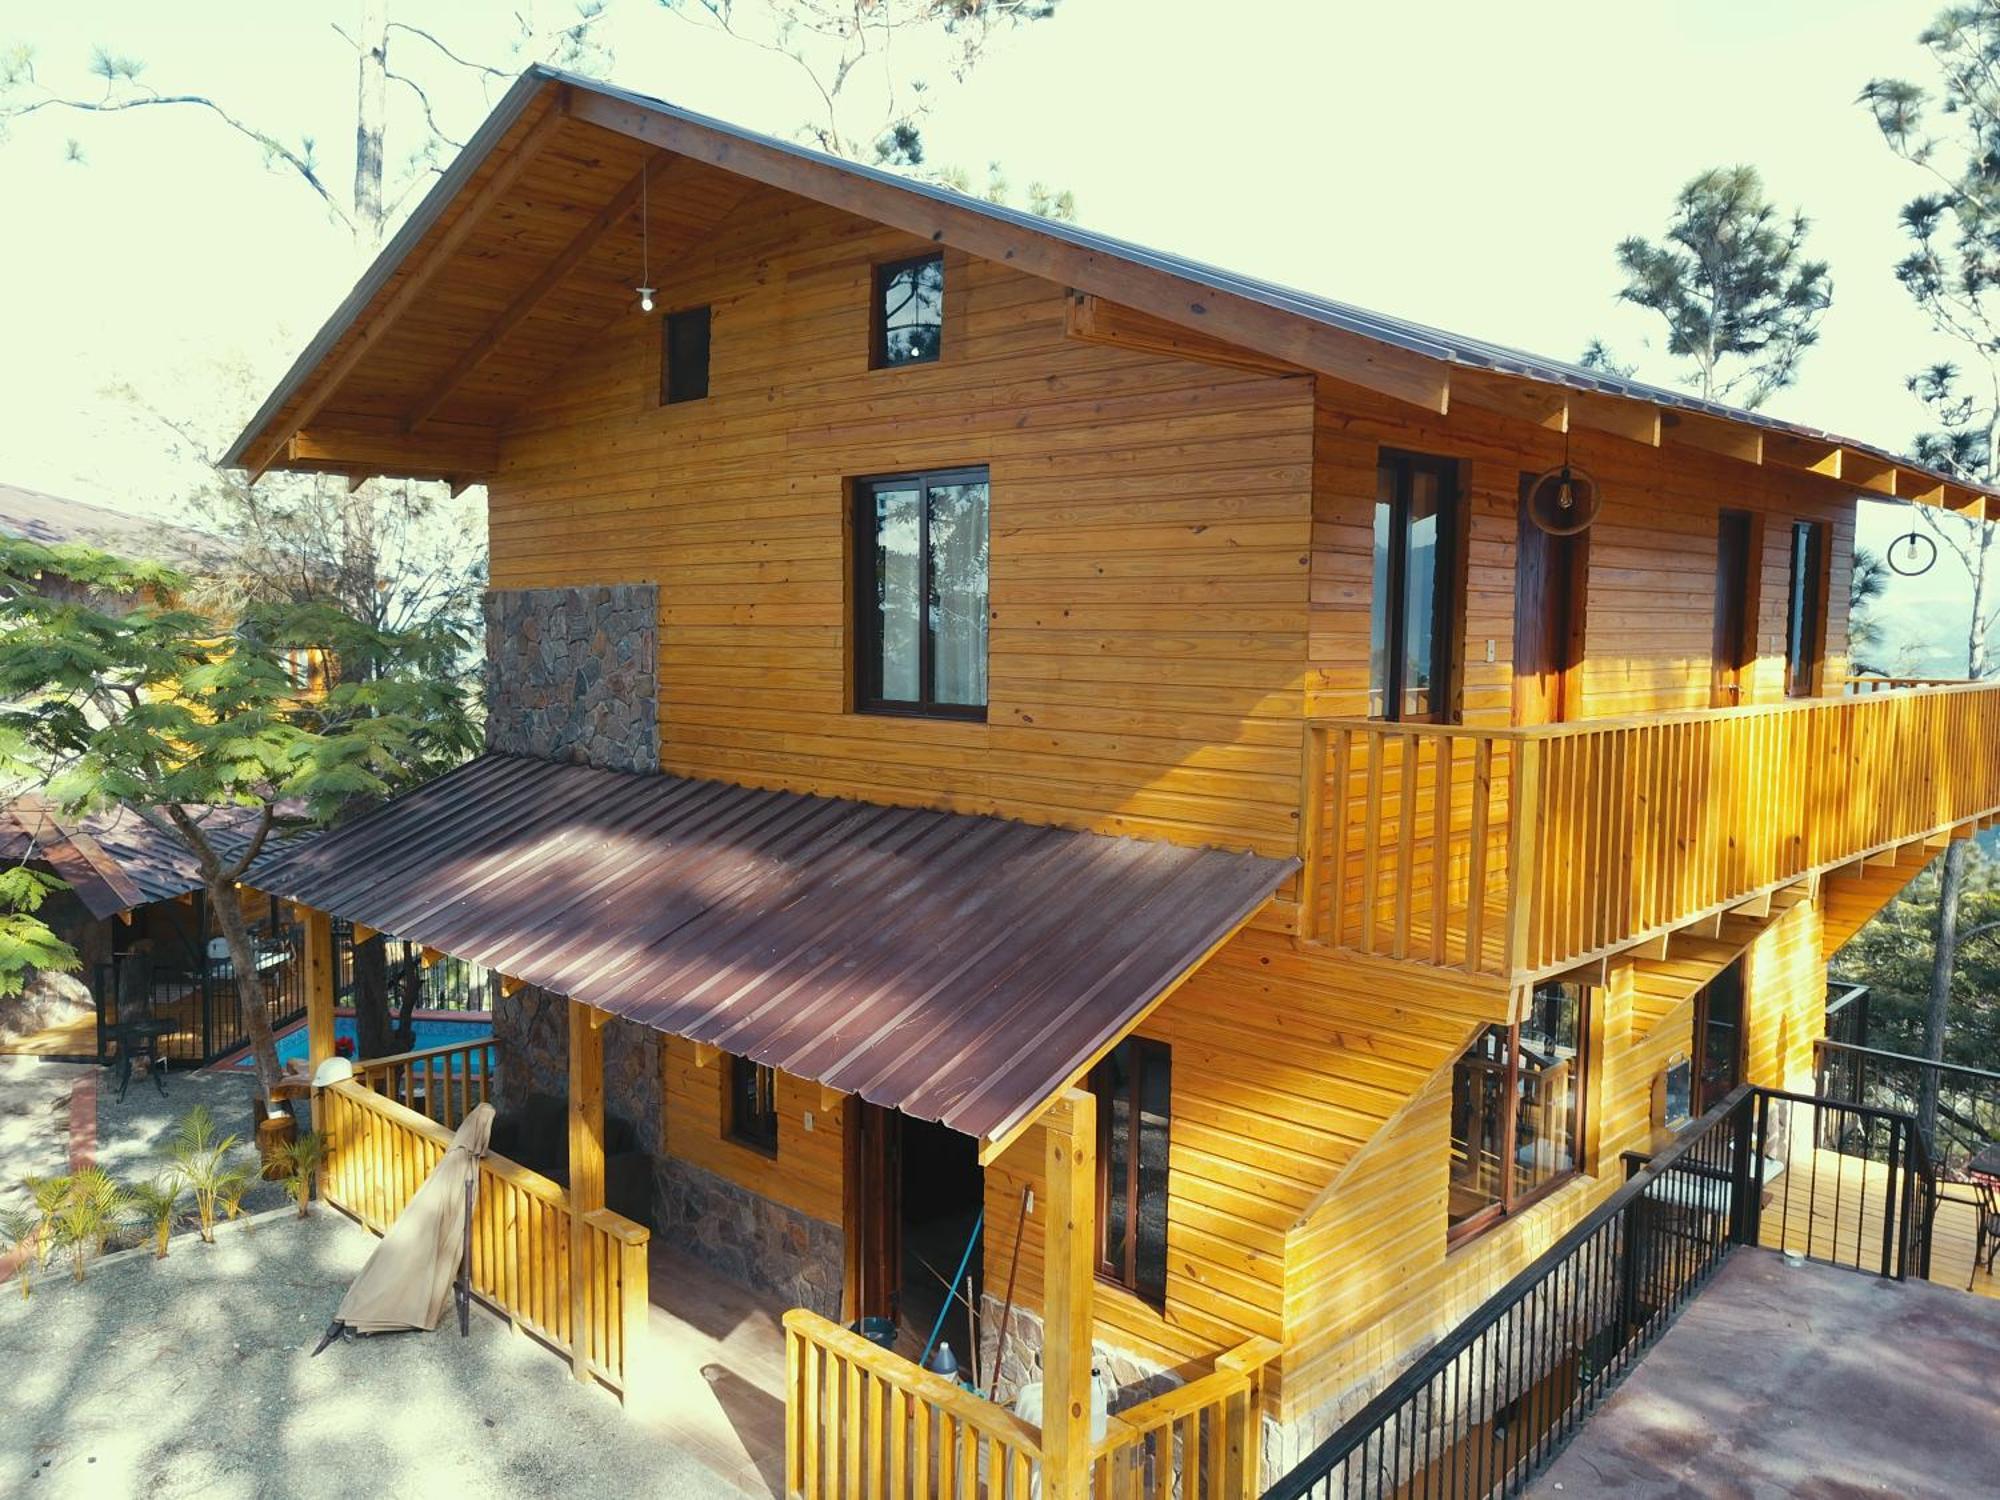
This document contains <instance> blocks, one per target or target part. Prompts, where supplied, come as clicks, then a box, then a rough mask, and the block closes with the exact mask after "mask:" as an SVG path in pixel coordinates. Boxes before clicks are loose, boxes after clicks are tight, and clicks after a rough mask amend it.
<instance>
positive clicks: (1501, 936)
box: [1301, 684, 2000, 987]
mask: <svg viewBox="0 0 2000 1500" xmlns="http://www.w3.org/2000/svg"><path fill="white" fill-rule="evenodd" d="M1308 754H1309V756H1310V761H1309V765H1308V776H1307V789H1308V794H1307V805H1306V823H1307V836H1306V841H1305V855H1306V858H1305V864H1306V870H1305V874H1304V877H1303V885H1302V899H1303V909H1302V911H1301V932H1302V935H1303V936H1304V937H1305V938H1306V939H1307V940H1308V941H1312V942H1320V943H1326V944H1329V945H1332V946H1335V947H1339V948H1344V949H1348V950H1351V951H1354V952H1358V953H1363V954H1369V955H1373V956H1377V957H1381V958H1389V959H1400V960H1407V961H1412V962H1417V963H1423V964H1428V965H1432V966H1436V967H1440V968H1445V969H1454V970H1458V971H1460V972H1462V973H1464V974H1467V975H1472V976H1479V977H1483V978H1490V979H1492V980H1494V981H1497V982H1498V983H1500V984H1503V985H1505V986H1508V987H1513V986H1518V985H1520V984H1523V983H1527V982H1531V981H1533V980H1535V979H1538V978H1542V977H1545V976H1548V975H1551V974H1557V973H1561V972H1562V971H1564V970H1565V969H1569V968H1573V967H1576V966H1577V965H1580V964H1583V963H1587V962H1590V961H1592V960H1594V959H1597V958H1601V957H1605V956H1608V955H1610V954H1612V953H1615V952H1618V951H1619V950H1621V949H1623V948H1626V947H1629V946H1631V945H1632V944H1634V943H1637V942H1641V941H1644V940H1646V939H1648V938H1650V937H1653V936H1656V935H1658V934H1661V933H1665V932H1670V931H1673V930H1674V929H1676V928H1678V927H1681V926H1684V925H1686V924H1688V923H1690V922H1694V921H1698V920H1701V919H1702V918H1704V917H1707V916H1711V915H1714V914H1717V913H1721V912H1725V911H1728V910H1729V909H1731V908H1732V907H1736V906H1739V905H1742V904H1744V903H1746V902H1749V901H1752V900H1754V899H1755V898H1756V897H1758V896H1759V895H1760V894H1763V893H1765V892H1770V891H1775V890H1776V889H1778V888H1779V887H1781V886H1784V885H1786V884H1788V883H1790V882H1792V881H1795V880H1798V879H1800V878H1802V877H1804V876H1807V875H1810V874H1812V873H1814V872H1816V871H1825V870H1828V869H1832V868H1834V867H1835V866H1838V865H1841V864H1845V863H1848V862H1850V861H1852V860H1856V859H1860V858H1863V857H1865V856H1868V855H1872V854H1876V853H1878V852H1881V851H1883V850H1886V849H1890V848H1894V847H1895V846H1897V845H1900V844H1904V843H1908V842H1910V841H1912V840H1915V839H1922V838H1931V837H1936V836H1940V835H1943V834H1946V833H1948V832H1949V831H1950V830H1951V829H1953V828H1955V827H1957V826H1959V825H1961V824H1964V823H1967V822H1971V821H1974V820H1976V819H1979V818H1983V817H1987V816H1990V815H1992V814H1994V813H1995V812H1996V811H2000V685H1985V684H1961V685H1956V686H1951V687H1941V688H1926V689H1921V690H1916V691H1909V692H1896V693H1886V692H1885V693H1867V694H1862V695H1859V696H1854V697H1846V698H1824V699H1809V700H1801V701H1795V702H1791V703H1784V704H1774V705H1770V706H1759V707H1752V708H1738V709H1721V710H1716V711H1713V712H1689V713H1677V714H1662V715H1658V716H1654V717H1648V718H1639V719H1606V720H1597V721H1588V720H1586V721H1584V722H1581V723H1576V724H1560V725H1550V726H1545V727H1540V728H1534V729H1477V728H1467V727H1461V726H1456V725H1450V726H1446V725H1432V724H1389V723H1383V722H1380V721H1377V720H1362V719H1330V720H1320V721H1316V722H1315V723H1313V724H1312V725H1311V726H1310V739H1309V744H1308Z"/></svg>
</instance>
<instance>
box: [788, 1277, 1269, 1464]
mask: <svg viewBox="0 0 2000 1500" xmlns="http://www.w3.org/2000/svg"><path fill="white" fill-rule="evenodd" d="M1278 1352H1279V1348H1278V1345H1277V1344H1275V1343H1273V1342H1272V1341H1271V1340H1269V1339H1252V1340H1251V1341H1250V1342H1249V1343H1247V1344H1244V1345H1242V1346H1241V1347H1239V1348H1237V1349H1233V1350H1231V1351H1229V1352H1228V1353H1226V1354H1222V1355H1219V1356H1217V1358H1216V1361H1215V1368H1214V1370H1213V1371H1212V1372H1211V1373H1210V1374H1207V1375H1203V1376H1200V1377H1197V1378H1196V1379H1194V1380H1191V1381H1189V1382H1188V1383H1187V1384H1186V1385H1183V1386H1179V1387H1177V1388H1175V1389H1174V1390H1171V1391H1169V1392H1167V1393H1166V1394H1165V1395H1163V1396H1159V1397H1156V1398H1155V1399H1153V1400H1151V1401H1145V1402H1141V1403H1140V1404H1139V1405H1137V1406H1134V1407H1130V1408H1128V1409H1127V1410H1125V1411H1123V1412H1120V1413H1118V1414H1117V1415H1116V1416H1113V1417H1111V1418H1110V1419H1109V1422H1108V1423H1107V1426H1106V1429H1105V1434H1104V1437H1103V1439H1102V1440H1101V1441H1099V1442H1098V1443H1097V1444H1096V1445H1095V1447H1094V1449H1093V1450H1092V1452H1091V1454H1090V1455H1089V1462H1088V1472H1087V1473H1086V1472H1084V1471H1083V1470H1082V1469H1081V1468H1079V1470H1078V1472H1077V1473H1076V1474H1075V1475H1074V1476H1072V1477H1071V1478H1070V1479H1069V1480H1068V1481H1067V1483H1066V1482H1065V1477H1064V1476H1062V1475H1060V1474H1058V1473H1056V1472H1054V1466H1053V1465H1052V1464H1051V1462H1050V1461H1049V1458H1048V1455H1047V1454H1046V1453H1045V1452H1044V1450H1043V1446H1042V1434H1041V1430H1040V1429H1039V1428H1037V1427H1036V1426H1035V1425H1034V1424H1033V1423H1030V1422H1024V1421H1022V1420H1021V1418H1019V1417H1017V1416H1015V1415H1014V1414H1013V1413H1012V1412H1010V1411H1008V1410H1007V1409H1006V1408H1005V1407H1002V1406H996V1405H995V1404H994V1403H992V1402H990V1401H988V1400H986V1399H985V1398H984V1397H982V1396H979V1395H976V1394H975V1393H973V1392H971V1391H968V1390H967V1389H965V1387H963V1386H961V1385H959V1384H958V1383H957V1382H955V1381H951V1380H946V1379H945V1378H944V1377H942V1376H939V1375H933V1374H931V1373H929V1372H928V1371H926V1370H923V1369H920V1368H918V1367H917V1366H916V1365H913V1364H911V1363H910V1361H909V1360H907V1359H905V1358H903V1357H902V1356H901V1355H900V1354H896V1353H894V1352H892V1351H891V1350H887V1349H883V1348H881V1347H879V1346H877V1345H875V1344H872V1343H870V1342H869V1341H868V1340H867V1339H864V1338H862V1337H861V1336H860V1335H858V1334H856V1333H853V1332H850V1331H849V1330H848V1329H845V1328H842V1327H840V1326H839V1325H838V1324H835V1323H830V1322H828V1321H827V1320H826V1319H825V1318H822V1317H819V1316H818V1315H817V1314H814V1313H810V1312H806V1311H804V1310H803V1309H799V1308H794V1309H793V1310H792V1311H790V1312H788V1313H786V1314H785V1493H786V1494H788V1495H800V1496H811V1497H813V1500H1041V1497H1045V1496H1046V1497H1049V1500H1060V1497H1070V1500H1084V1497H1085V1496H1086V1495H1088V1497H1089V1500H1141V1497H1148V1496H1168V1495H1176V1496H1185V1497H1187V1500H1253V1497H1254V1496H1256V1495H1257V1493H1258V1492H1259V1488H1260V1486H1259V1482H1258V1481H1259V1469H1258V1458H1259V1453H1260V1447H1261V1445H1260V1441H1259V1439H1260V1432H1259V1426H1258V1424H1259V1412H1260V1408H1261V1400H1262V1390H1263V1375H1264V1367H1265V1366H1266V1365H1267V1364H1269V1363H1270V1362H1271V1361H1272V1360H1273V1359H1275V1358H1277V1356H1278ZM1080 1458H1081V1456H1080Z"/></svg>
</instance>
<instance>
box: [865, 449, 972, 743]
mask: <svg viewBox="0 0 2000 1500" xmlns="http://www.w3.org/2000/svg"><path fill="white" fill-rule="evenodd" d="M987 502H988V485H987V478H986V471H985V470H984V469H959V470H953V471H949V472H943V473H937V474H909V475H900V476H898V477H896V478H892V479H869V480H863V481H861V482H860V483H858V484H857V485H856V486H855V512H854V553H855V563H856V568H855V612H856V618H855V640H856V643H857V646H858V651H859V655H858V658H857V660H856V663H855V704H856V706H857V707H858V708H861V709H864V710H881V711H887V712H895V713H921V714H933V715H937V716H939V717H944V718H975V719H976V718H983V717H984V716H985V713H986V634H987V627H986V614H987V530H988V528H987Z"/></svg>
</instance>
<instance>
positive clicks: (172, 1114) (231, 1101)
mask: <svg viewBox="0 0 2000 1500" xmlns="http://www.w3.org/2000/svg"><path fill="white" fill-rule="evenodd" d="M48 1066H55V1064H49V1065H48ZM255 1090H256V1081H255V1079H254V1078H253V1077H252V1076H251V1075H250V1074H249V1073H244V1074H243V1075H242V1076H240V1077H236V1076H231V1075H228V1074H200V1073H169V1074H168V1075H167V1092H166V1093H165V1094H164V1095H162V1094H161V1093H160V1091H159V1090H158V1089H157V1088H155V1087H154V1086H153V1081H152V1080H151V1079H150V1078H147V1077H145V1076H143V1075H140V1074H134V1075H133V1078H132V1086H131V1087H130V1088H129V1089H127V1090H126V1091H125V1102H124V1103H123V1104H120V1103H119V1102H118V1070H117V1069H116V1068H105V1069H103V1070H102V1076H101V1077H100V1078H99V1079H98V1080H97V1164H98V1165H99V1166H100V1167H103V1168H104V1169H105V1170H106V1171H107V1172H109V1173H110V1174H111V1175H112V1176H113V1177H116V1178H118V1179H119V1180H120V1181H121V1182H140V1181H144V1180H145V1179H146V1178H149V1177H151V1176H153V1175H154V1173H156V1172H158V1171H160V1170H162V1169H163V1168H165V1167H167V1166H169V1165H171V1164H172V1162H173V1155H174V1131H175V1129H176V1128H177V1127H178V1126H179V1124H180V1122H181V1118H182V1117H183V1116H184V1115H186V1114H187V1112H188V1111H189V1110H191V1109H193V1108H194V1107H195V1105H197V1104H206V1105H207V1106H208V1112H209V1113H210V1114H211V1115H213V1116H214V1117H215V1128H216V1131H217V1133H218V1134H219V1135H233V1136H235V1137H236V1150H235V1151H234V1152H232V1153H231V1160H232V1161H235V1162H236V1163H238V1164H240V1165H242V1166H245V1167H248V1168H249V1169H251V1170H252V1171H255V1170H256V1168H257V1142H256V1137H255V1135H254V1133H253V1127H252V1126H251V1123H250V1099H251V1096H252V1094H253V1093H254V1092H255ZM289 1201H290V1200H289V1199H288V1198H286V1196H285V1188H284V1184H282V1183H278V1182H265V1181H264V1180H263V1179H262V1178H259V1179H258V1180H257V1182H256V1184H255V1185H254V1186H252V1187H251V1189H250V1191H249V1192H248V1193H247V1194H245V1195H244V1198H243V1208H244V1211H245V1212H246V1213H256V1212H258V1211H259V1210H262V1209H266V1208H281V1207H283V1206H284V1205H285V1204H286V1203H288V1202H289ZM190 1222H192V1220H190Z"/></svg>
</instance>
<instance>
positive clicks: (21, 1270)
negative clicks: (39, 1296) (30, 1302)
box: [0, 1203, 42, 1300]
mask: <svg viewBox="0 0 2000 1500" xmlns="http://www.w3.org/2000/svg"><path fill="white" fill-rule="evenodd" d="M41 1227H42V1216H41V1215H40V1214H38V1213H37V1212H35V1210H34V1209H33V1208H31V1207H29V1206H28V1205H27V1204H25V1203H23V1204H16V1205H15V1206H13V1207H11V1208H0V1255H10V1254H12V1253H14V1252H15V1251H19V1252H20V1253H21V1259H20V1264H19V1265H18V1266H16V1267H15V1268H14V1276H15V1278H16V1279H17V1280H18V1281H19V1282H20V1283H21V1296H22V1298H23V1299H24V1300H25V1299H26V1298H28V1297H29V1296H31V1295H32V1294H33V1293H34V1290H35V1269H36V1265H37V1263H38V1262H39V1260H40V1258H41V1257H40V1252H39V1251H38V1250H37V1248H36V1245H35V1238H36V1235H37V1233H38V1232H39V1231H40V1229H41Z"/></svg>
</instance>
